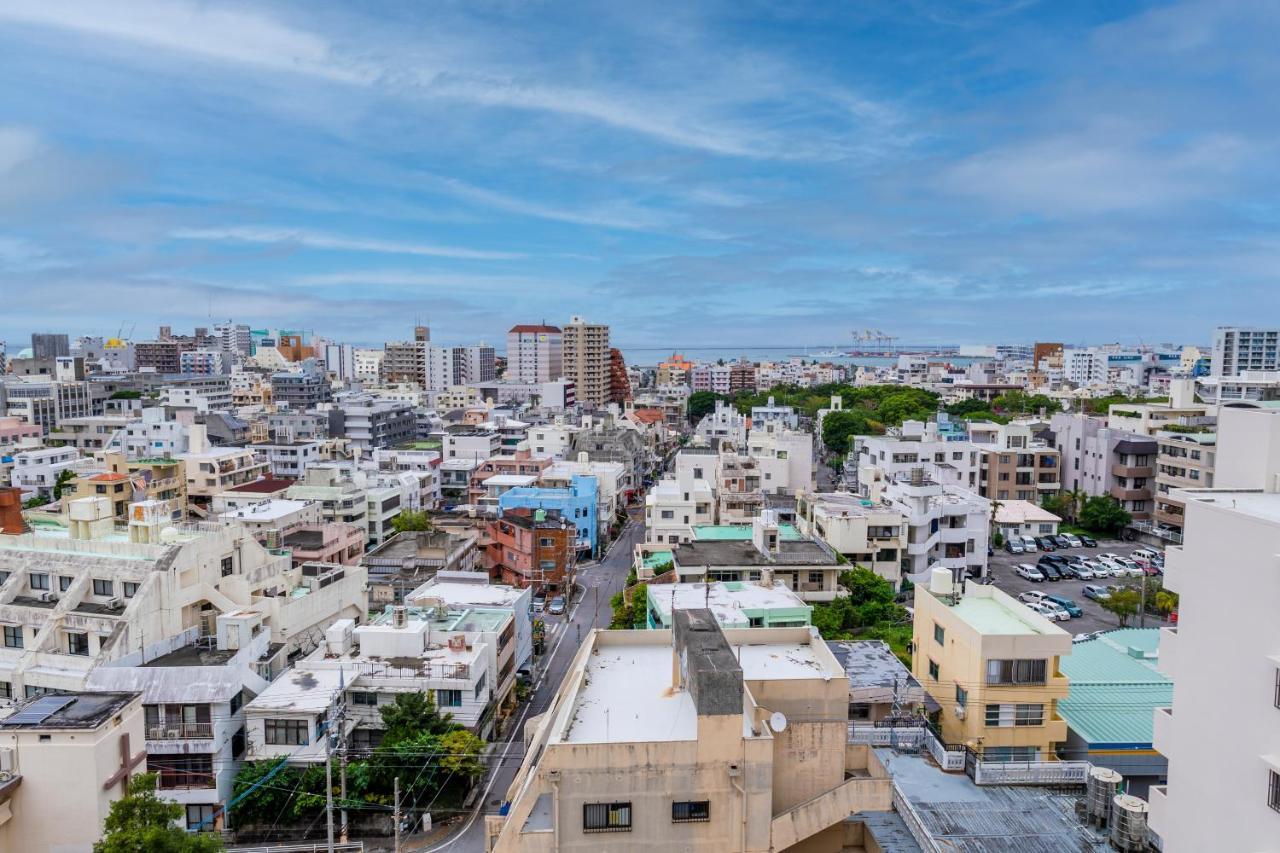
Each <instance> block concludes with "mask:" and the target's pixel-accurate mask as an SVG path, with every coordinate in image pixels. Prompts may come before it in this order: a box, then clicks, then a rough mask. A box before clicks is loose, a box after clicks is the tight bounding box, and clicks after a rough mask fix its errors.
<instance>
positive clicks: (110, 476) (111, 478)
mask: <svg viewBox="0 0 1280 853" xmlns="http://www.w3.org/2000/svg"><path fill="white" fill-rule="evenodd" d="M89 479H90V480H91V481H93V482H95V483H117V482H119V481H121V480H127V479H129V478H128V477H127V476H126V475H124V474H117V473H116V472H115V471H104V472H103V473H101V474H94V475H93V476H92V477H90V478H89Z"/></svg>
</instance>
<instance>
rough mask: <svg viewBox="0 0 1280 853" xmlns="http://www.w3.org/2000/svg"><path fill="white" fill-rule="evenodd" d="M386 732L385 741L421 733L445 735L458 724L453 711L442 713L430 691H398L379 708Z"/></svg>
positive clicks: (391, 741)
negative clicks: (451, 712) (388, 702)
mask: <svg viewBox="0 0 1280 853" xmlns="http://www.w3.org/2000/svg"><path fill="white" fill-rule="evenodd" d="M378 713H379V714H381V715H382V726H383V728H384V729H385V734H384V735H383V736H382V743H383V745H391V744H395V743H397V742H399V741H402V740H409V739H412V738H414V737H417V736H418V735H420V734H430V735H443V734H448V733H449V732H451V731H453V730H454V729H455V728H457V724H456V723H454V722H453V715H452V714H441V713H440V710H439V709H438V708H437V707H436V700H435V697H434V696H433V695H432V694H431V692H430V691H427V692H418V693H397V694H396V700H395V701H394V702H392V703H391V704H390V705H383V706H381V707H379V708H378Z"/></svg>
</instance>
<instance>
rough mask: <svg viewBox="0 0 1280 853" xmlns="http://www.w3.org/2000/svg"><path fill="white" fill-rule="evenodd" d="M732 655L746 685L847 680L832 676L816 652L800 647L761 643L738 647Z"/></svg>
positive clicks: (796, 645) (803, 646) (811, 648)
mask: <svg viewBox="0 0 1280 853" xmlns="http://www.w3.org/2000/svg"><path fill="white" fill-rule="evenodd" d="M733 654H734V656H735V657H737V658H738V663H739V664H740V665H741V666H742V677H743V679H745V680H746V681H784V680H791V679H802V678H833V677H838V678H844V677H845V676H844V671H843V670H841V671H838V672H833V671H832V670H831V669H830V668H829V667H828V666H827V665H826V664H825V663H823V661H822V660H821V659H820V658H819V657H818V655H817V653H816V652H815V651H814V648H813V646H810V645H807V644H805V645H801V644H800V643H760V644H757V645H735V646H734V647H733Z"/></svg>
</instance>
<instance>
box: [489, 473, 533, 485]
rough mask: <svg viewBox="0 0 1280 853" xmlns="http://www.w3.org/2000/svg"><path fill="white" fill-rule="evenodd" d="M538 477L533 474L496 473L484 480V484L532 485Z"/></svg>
mask: <svg viewBox="0 0 1280 853" xmlns="http://www.w3.org/2000/svg"><path fill="white" fill-rule="evenodd" d="M536 482H538V478H537V477H535V476H533V475H532V474H494V475H493V476H492V477H489V478H488V479H486V480H485V481H484V486H485V487H486V488H488V487H489V486H513V487H514V486H532V485H533V484H534V483H536Z"/></svg>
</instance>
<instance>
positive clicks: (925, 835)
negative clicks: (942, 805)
mask: <svg viewBox="0 0 1280 853" xmlns="http://www.w3.org/2000/svg"><path fill="white" fill-rule="evenodd" d="M893 808H894V811H896V812H897V813H898V815H899V816H900V817H901V818H902V822H903V823H905V824H906V825H907V831H908V832H910V833H911V837H912V838H914V839H915V840H916V844H919V845H920V849H921V850H923V851H924V853H942V848H941V847H939V846H938V842H936V841H934V840H933V836H932V835H930V834H929V831H928V830H927V829H925V828H924V821H922V820H921V819H920V815H918V814H917V813H916V810H915V807H914V806H912V805H911V801H910V800H908V799H907V797H906V794H904V793H902V789H901V788H899V787H898V783H897V782H894V783H893Z"/></svg>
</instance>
